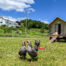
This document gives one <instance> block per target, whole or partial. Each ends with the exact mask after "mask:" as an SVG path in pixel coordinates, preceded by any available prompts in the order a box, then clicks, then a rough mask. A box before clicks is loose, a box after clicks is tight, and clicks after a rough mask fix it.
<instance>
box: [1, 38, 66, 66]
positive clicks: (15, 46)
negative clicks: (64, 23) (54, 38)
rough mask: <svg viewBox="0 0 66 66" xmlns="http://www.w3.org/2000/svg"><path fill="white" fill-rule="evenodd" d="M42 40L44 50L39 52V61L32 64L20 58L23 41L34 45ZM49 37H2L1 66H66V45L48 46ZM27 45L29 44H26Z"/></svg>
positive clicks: (59, 43)
mask: <svg viewBox="0 0 66 66" xmlns="http://www.w3.org/2000/svg"><path fill="white" fill-rule="evenodd" d="M36 39H37V40H40V41H41V44H40V46H41V47H44V48H45V49H44V50H39V51H38V60H37V61H34V60H32V61H31V62H30V61H29V60H28V59H31V58H30V56H29V55H28V54H27V59H26V60H23V59H20V58H19V55H18V51H19V48H20V47H21V46H22V41H26V40H30V41H31V42H32V45H34V41H35V40H36ZM48 41H49V37H33V38H31V37H30V38H22V37H0V66H66V43H64V42H55V43H51V44H48ZM26 45H27V44H26Z"/></svg>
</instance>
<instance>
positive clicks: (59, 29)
mask: <svg viewBox="0 0 66 66" xmlns="http://www.w3.org/2000/svg"><path fill="white" fill-rule="evenodd" d="M58 34H61V24H58Z"/></svg>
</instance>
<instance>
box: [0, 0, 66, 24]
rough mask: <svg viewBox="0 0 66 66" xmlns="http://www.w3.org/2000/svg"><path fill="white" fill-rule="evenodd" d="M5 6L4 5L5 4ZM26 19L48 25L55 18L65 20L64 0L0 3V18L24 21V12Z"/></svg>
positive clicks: (7, 0)
mask: <svg viewBox="0 0 66 66" xmlns="http://www.w3.org/2000/svg"><path fill="white" fill-rule="evenodd" d="M4 1H5V2H6V4H5V2H4ZM26 9H30V10H28V11H30V12H29V14H28V18H29V19H33V20H40V21H43V22H44V21H45V22H46V23H50V22H51V21H52V20H53V19H55V18H56V17H60V18H62V19H63V20H66V0H2V1H0V16H6V17H11V18H14V19H18V20H19V19H24V18H25V10H26Z"/></svg>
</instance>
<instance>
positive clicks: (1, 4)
mask: <svg viewBox="0 0 66 66" xmlns="http://www.w3.org/2000/svg"><path fill="white" fill-rule="evenodd" d="M34 3H35V2H34V0H0V8H1V9H3V10H16V11H19V12H24V9H25V8H31V4H34ZM32 11H33V9H32Z"/></svg>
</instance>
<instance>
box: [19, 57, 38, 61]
mask: <svg viewBox="0 0 66 66" xmlns="http://www.w3.org/2000/svg"><path fill="white" fill-rule="evenodd" d="M19 59H20V60H27V61H28V62H32V61H38V58H33V59H32V58H30V59H28V58H24V57H19Z"/></svg>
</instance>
